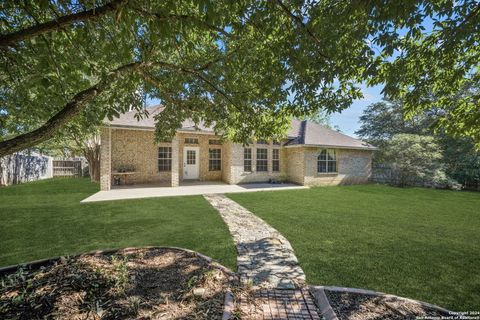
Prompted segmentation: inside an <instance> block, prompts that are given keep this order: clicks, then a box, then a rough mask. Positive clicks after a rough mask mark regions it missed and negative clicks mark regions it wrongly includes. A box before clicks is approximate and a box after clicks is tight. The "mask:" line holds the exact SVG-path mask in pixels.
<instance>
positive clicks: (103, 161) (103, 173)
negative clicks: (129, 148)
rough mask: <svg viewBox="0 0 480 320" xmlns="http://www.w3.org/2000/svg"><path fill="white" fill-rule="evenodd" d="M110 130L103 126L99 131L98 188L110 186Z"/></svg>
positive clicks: (105, 188) (106, 188) (104, 188)
mask: <svg viewBox="0 0 480 320" xmlns="http://www.w3.org/2000/svg"><path fill="white" fill-rule="evenodd" d="M111 179H112V130H111V129H110V128H105V127H103V128H102V129H101V133H100V190H102V191H107V190H110V188H111V186H112V181H111Z"/></svg>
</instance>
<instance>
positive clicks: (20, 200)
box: [0, 179, 236, 269]
mask: <svg viewBox="0 0 480 320" xmlns="http://www.w3.org/2000/svg"><path fill="white" fill-rule="evenodd" d="M96 191H98V184H95V183H91V182H90V181H89V180H87V179H53V180H44V181H37V182H32V183H27V184H22V185H16V186H10V187H6V188H0V221H1V223H0V244H1V245H0V266H6V265H10V264H17V263H23V262H27V261H31V260H36V259H43V258H48V257H52V256H58V255H72V254H77V253H82V252H86V251H91V250H97V249H102V250H104V249H113V248H121V247H131V246H132V247H133V246H177V247H183V248H188V249H192V250H195V251H199V252H201V253H203V254H205V255H208V256H210V257H212V258H214V259H216V260H218V261H219V262H220V263H222V264H224V265H226V266H228V267H230V268H233V269H234V268H235V264H236V262H235V247H234V245H233V241H232V239H231V237H230V234H229V232H228V229H227V227H226V225H225V224H224V222H223V221H222V219H221V217H220V216H219V215H218V213H217V212H216V211H215V210H214V209H213V208H212V207H211V206H210V205H209V203H208V202H207V201H206V200H204V199H203V198H202V197H200V196H195V197H181V198H156V199H142V200H125V201H112V202H98V203H86V204H80V202H79V201H80V200H82V199H84V198H86V197H87V196H89V195H91V194H92V193H94V192H96Z"/></svg>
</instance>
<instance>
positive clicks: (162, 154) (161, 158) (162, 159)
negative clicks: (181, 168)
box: [158, 147, 172, 171]
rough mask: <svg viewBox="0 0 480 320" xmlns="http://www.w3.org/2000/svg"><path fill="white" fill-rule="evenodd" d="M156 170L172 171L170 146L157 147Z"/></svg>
mask: <svg viewBox="0 0 480 320" xmlns="http://www.w3.org/2000/svg"><path fill="white" fill-rule="evenodd" d="M158 171H172V148H171V147H159V148H158Z"/></svg>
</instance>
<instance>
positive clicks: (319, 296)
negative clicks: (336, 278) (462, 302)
mask: <svg viewBox="0 0 480 320" xmlns="http://www.w3.org/2000/svg"><path fill="white" fill-rule="evenodd" d="M325 290H328V291H334V292H346V293H358V294H364V295H369V296H377V297H392V298H395V299H398V300H403V301H408V302H413V303H418V304H420V305H422V306H424V307H427V308H431V309H434V310H437V311H440V312H444V313H449V314H452V315H454V314H455V312H453V311H450V310H447V309H445V308H442V307H439V306H436V305H434V304H430V303H427V302H423V301H419V300H415V299H410V298H404V297H399V296H396V295H393V294H387V293H383V292H377V291H372V290H367V289H359V288H347V287H335V286H310V293H311V294H312V295H313V296H314V298H315V300H316V303H317V305H318V306H319V308H320V312H321V314H322V316H323V317H325V319H326V320H338V317H337V315H336V314H335V312H334V311H333V309H332V307H331V305H330V302H329V300H328V298H327V295H326V294H325Z"/></svg>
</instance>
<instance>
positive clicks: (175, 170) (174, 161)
mask: <svg viewBox="0 0 480 320" xmlns="http://www.w3.org/2000/svg"><path fill="white" fill-rule="evenodd" d="M178 153H179V143H178V137H177V136H175V137H174V138H173V139H172V180H171V186H172V187H178V184H179V171H178V170H179V169H180V166H179V163H178V162H179V161H180V157H179V156H178Z"/></svg>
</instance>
